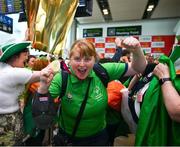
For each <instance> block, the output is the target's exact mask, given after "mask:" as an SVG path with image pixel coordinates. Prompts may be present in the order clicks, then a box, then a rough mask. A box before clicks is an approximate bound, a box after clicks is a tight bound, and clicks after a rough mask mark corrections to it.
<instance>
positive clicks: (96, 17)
mask: <svg viewBox="0 0 180 147" xmlns="http://www.w3.org/2000/svg"><path fill="white" fill-rule="evenodd" d="M108 1H109V7H110V10H111V15H112V19H113V20H112V22H115V21H129V20H141V19H142V16H143V14H144V10H145V9H146V5H147V2H148V0H108ZM177 17H178V18H180V0H159V3H158V5H157V7H156V8H155V10H154V12H153V14H152V15H151V18H152V19H161V18H177ZM76 19H77V21H78V22H79V23H80V24H88V23H103V22H105V20H104V18H103V16H102V13H101V11H100V8H99V6H98V4H97V1H96V0H93V11H92V16H89V17H77V18H76Z"/></svg>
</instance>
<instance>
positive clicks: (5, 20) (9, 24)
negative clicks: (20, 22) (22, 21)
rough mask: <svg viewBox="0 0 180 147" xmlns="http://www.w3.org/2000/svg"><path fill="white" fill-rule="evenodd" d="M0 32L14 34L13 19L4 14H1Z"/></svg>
mask: <svg viewBox="0 0 180 147" xmlns="http://www.w3.org/2000/svg"><path fill="white" fill-rule="evenodd" d="M0 30H1V31H4V32H7V33H10V34H12V33H13V19H12V18H10V17H8V16H5V15H3V14H0Z"/></svg>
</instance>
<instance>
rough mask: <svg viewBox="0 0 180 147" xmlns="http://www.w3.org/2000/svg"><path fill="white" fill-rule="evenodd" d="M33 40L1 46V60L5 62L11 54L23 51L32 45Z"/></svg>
mask: <svg viewBox="0 0 180 147" xmlns="http://www.w3.org/2000/svg"><path fill="white" fill-rule="evenodd" d="M30 44H31V42H28V41H26V42H20V43H11V44H7V45H4V46H2V47H0V62H5V61H6V60H7V59H8V58H10V57H11V56H13V55H15V54H17V53H19V52H22V51H23V50H25V49H27V48H28V46H30Z"/></svg>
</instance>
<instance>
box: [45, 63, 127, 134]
mask: <svg viewBox="0 0 180 147" xmlns="http://www.w3.org/2000/svg"><path fill="white" fill-rule="evenodd" d="M102 66H103V67H104V68H105V69H106V70H107V73H108V75H109V77H110V81H112V80H115V79H119V78H120V77H121V76H123V74H124V73H125V72H126V70H127V64H125V63H105V64H102ZM71 72H72V74H69V76H68V82H67V88H66V93H65V95H64V96H63V97H62V99H61V114H62V117H59V121H58V123H59V125H60V127H61V128H62V129H64V130H65V132H66V133H68V134H70V135H71V134H72V130H73V128H74V125H75V122H76V117H77V115H78V112H79V109H80V106H81V104H82V101H83V99H84V96H85V93H86V90H87V86H88V82H89V78H90V77H91V78H92V80H91V84H90V88H89V95H88V99H87V103H86V107H85V110H84V112H83V115H82V118H81V120H80V123H79V126H78V129H77V132H76V135H75V136H76V137H88V136H91V135H94V134H96V133H98V132H99V131H101V130H103V129H104V128H105V127H106V108H107V105H108V101H107V91H106V87H104V85H103V83H102V82H101V80H100V79H99V78H98V76H97V75H96V74H95V72H94V71H93V70H92V71H91V72H90V73H89V75H88V77H87V78H86V79H85V80H79V79H78V78H77V77H76V76H75V75H74V74H73V71H72V70H71ZM61 83H62V77H61V74H60V73H57V74H56V75H55V76H54V78H53V80H52V82H51V85H50V88H49V92H50V94H51V96H52V97H53V98H56V97H58V96H59V94H60V91H61V86H62V84H61Z"/></svg>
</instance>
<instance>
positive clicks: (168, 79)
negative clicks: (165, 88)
mask: <svg viewBox="0 0 180 147" xmlns="http://www.w3.org/2000/svg"><path fill="white" fill-rule="evenodd" d="M166 81H171V78H162V79H160V80H159V84H160V85H163V84H164V83H165V82H166Z"/></svg>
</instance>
